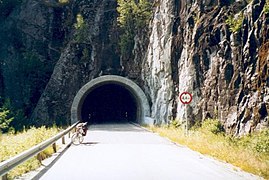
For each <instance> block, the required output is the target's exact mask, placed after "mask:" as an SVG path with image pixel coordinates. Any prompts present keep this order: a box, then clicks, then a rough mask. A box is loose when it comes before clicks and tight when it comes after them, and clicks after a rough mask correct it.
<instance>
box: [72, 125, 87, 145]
mask: <svg viewBox="0 0 269 180" xmlns="http://www.w3.org/2000/svg"><path fill="white" fill-rule="evenodd" d="M87 130H88V128H87V122H86V123H79V124H78V125H77V126H76V130H75V132H74V134H73V135H72V137H71V141H72V143H73V144H74V145H79V144H81V143H82V142H83V140H84V136H86V132H87Z"/></svg>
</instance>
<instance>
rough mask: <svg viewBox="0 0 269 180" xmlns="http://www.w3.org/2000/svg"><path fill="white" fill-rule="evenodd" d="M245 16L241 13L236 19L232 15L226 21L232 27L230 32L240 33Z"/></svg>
mask: <svg viewBox="0 0 269 180" xmlns="http://www.w3.org/2000/svg"><path fill="white" fill-rule="evenodd" d="M243 20H244V16H243V14H242V13H241V14H240V15H239V16H238V17H237V18H235V17H234V16H233V15H230V16H229V17H228V19H227V20H226V23H227V24H228V25H229V26H230V28H229V29H230V31H232V32H233V33H236V32H238V31H239V30H240V29H241V27H242V24H243Z"/></svg>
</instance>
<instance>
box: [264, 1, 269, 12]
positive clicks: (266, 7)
mask: <svg viewBox="0 0 269 180" xmlns="http://www.w3.org/2000/svg"><path fill="white" fill-rule="evenodd" d="M263 12H264V13H265V14H269V1H268V0H267V1H266V3H265V5H264V7H263Z"/></svg>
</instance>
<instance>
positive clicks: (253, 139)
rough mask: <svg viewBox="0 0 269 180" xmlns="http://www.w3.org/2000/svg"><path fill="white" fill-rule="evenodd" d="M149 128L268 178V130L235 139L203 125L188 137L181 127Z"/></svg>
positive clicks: (203, 152)
mask: <svg viewBox="0 0 269 180" xmlns="http://www.w3.org/2000/svg"><path fill="white" fill-rule="evenodd" d="M150 129H151V130H152V131H154V132H157V133H159V134H160V135H161V136H164V137H167V138H169V139H170V140H171V141H173V142H176V143H179V144H182V145H186V146H187V147H189V148H191V149H193V150H195V151H198V152H200V153H202V154H206V155H210V156H212V157H215V158H217V159H219V160H222V161H224V162H227V163H230V164H233V165H235V166H237V167H239V168H241V169H242V170H244V171H247V172H250V173H253V174H256V175H259V176H262V177H264V178H265V179H269V153H268V150H269V146H268V145H269V136H268V135H269V130H267V131H265V132H262V133H260V134H262V135H260V134H256V135H253V136H246V137H243V138H235V137H231V136H228V135H225V134H224V133H216V134H214V133H212V132H209V131H205V128H197V129H195V130H190V131H189V133H188V136H186V135H185V132H184V130H183V129H182V128H173V127H151V128H150ZM260 146H261V148H260Z"/></svg>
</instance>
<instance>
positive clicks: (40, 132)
mask: <svg viewBox="0 0 269 180" xmlns="http://www.w3.org/2000/svg"><path fill="white" fill-rule="evenodd" d="M58 132H59V130H58V129H57V128H56V127H53V128H45V127H40V128H35V127H32V128H30V129H29V130H27V131H26V130H24V131H23V132H20V133H17V134H13V133H9V134H0V144H1V146H0V162H2V161H4V160H7V159H9V158H11V157H13V156H15V155H16V154H19V153H21V152H23V151H25V150H27V149H29V148H31V147H33V146H34V145H37V144H38V143H40V142H42V141H44V140H46V139H48V138H50V137H52V136H53V135H56V134H57V133H58ZM52 153H53V149H52V147H49V148H47V149H45V150H44V151H43V152H41V153H40V154H39V155H38V158H37V156H35V157H33V158H31V159H29V160H27V161H26V162H24V163H23V164H21V165H19V166H18V167H16V168H15V169H13V170H12V171H10V173H9V174H8V178H9V179H14V177H17V176H20V175H22V174H24V173H27V172H29V171H31V170H34V169H37V168H38V167H39V166H40V165H41V164H40V160H42V159H45V158H47V157H49V156H50V155H51V154H52ZM38 159H39V160H38Z"/></svg>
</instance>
